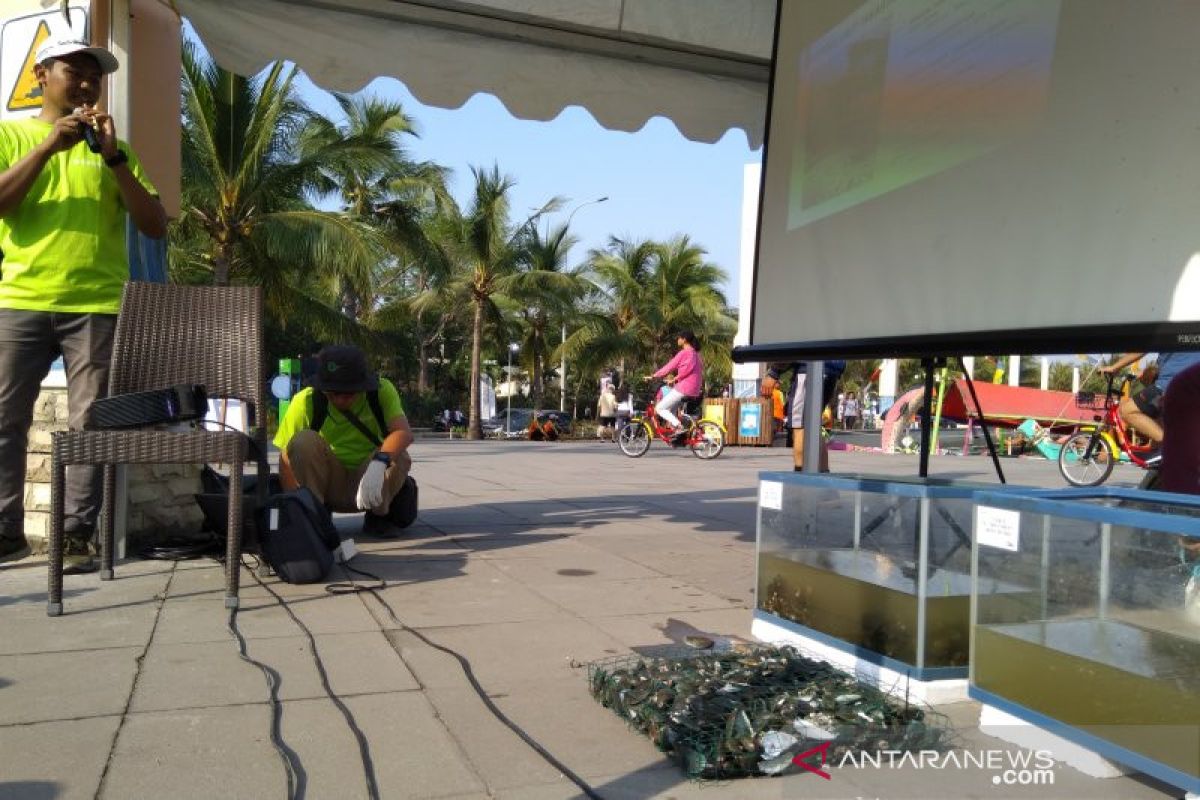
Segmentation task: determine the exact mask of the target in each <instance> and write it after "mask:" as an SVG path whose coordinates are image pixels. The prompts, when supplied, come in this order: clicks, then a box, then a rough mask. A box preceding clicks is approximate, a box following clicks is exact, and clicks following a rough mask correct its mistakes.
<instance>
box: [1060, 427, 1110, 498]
mask: <svg viewBox="0 0 1200 800" xmlns="http://www.w3.org/2000/svg"><path fill="white" fill-rule="evenodd" d="M1116 463H1117V454H1116V453H1114V452H1113V451H1112V449H1111V448H1110V447H1109V445H1108V442H1106V441H1105V440H1104V437H1103V436H1101V435H1100V433H1099V432H1098V431H1087V432H1084V433H1077V434H1075V435H1074V436H1072V437H1071V438H1070V439H1067V441H1066V442H1065V443H1064V444H1063V446H1062V450H1060V451H1059V453H1058V471H1059V472H1061V473H1062V476H1063V477H1064V478H1066V480H1067V483H1069V484H1071V485H1072V486H1099V485H1100V484H1102V483H1104V482H1105V481H1106V480H1108V476H1109V475H1111V474H1112V471H1113V465H1114V464H1116Z"/></svg>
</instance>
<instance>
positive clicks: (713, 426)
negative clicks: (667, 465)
mask: <svg viewBox="0 0 1200 800" xmlns="http://www.w3.org/2000/svg"><path fill="white" fill-rule="evenodd" d="M679 421H680V422H682V423H683V429H682V430H681V431H678V432H677V431H675V430H674V429H673V428H670V427H666V426H663V425H661V424H659V420H658V415H657V414H656V413H655V411H654V400H653V399H651V400H650V401H649V402H648V403H647V404H646V410H645V411H644V412H643V413H641V414H634V415H633V417H632V418H631V419H630V420H629V422H628V423H627V424H626V425H625V426H624V427H623V428H621V432H620V433H619V434H618V435H617V444H618V445H619V446H620V448H621V452H622V453H624V454H625V455H627V456H629V457H630V458H640V457H641V456H643V455H645V454H646V451H647V450H649V449H650V445H651V443H653V441H654V440H655V439H658V440H659V441H661V442H662V443H663V444H666V445H670V446H671V447H687V448H688V449H690V450H691V451H692V455H694V456H696V458H700V459H703V460H705V461H708V460H710V459H714V458H716V457H717V456H719V455H721V451H722V450H724V449H725V427H724V426H723V425H721V424H720V423H719V422H714V421H713V420H711V419H701V420H697V419H695V418H693V417H692V416H691V415H690V414H688V413H687V412H686V410H683V411H681V412H680V414H679Z"/></svg>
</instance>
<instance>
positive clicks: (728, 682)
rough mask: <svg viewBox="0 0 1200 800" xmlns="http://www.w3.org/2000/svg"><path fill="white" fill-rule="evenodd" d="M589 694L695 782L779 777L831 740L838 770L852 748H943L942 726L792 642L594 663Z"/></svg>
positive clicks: (830, 750)
mask: <svg viewBox="0 0 1200 800" xmlns="http://www.w3.org/2000/svg"><path fill="white" fill-rule="evenodd" d="M588 679H589V682H590V687H591V692H592V696H593V697H595V698H596V699H597V700H598V701H599V702H600V703H601V704H602V705H603V706H605V707H606V708H611V709H612V710H613V711H615V712H616V713H617V714H618V715H619V716H621V717H622V718H623V719H625V720H626V722H628V723H629V724H630V725H631V726H633V727H634V728H636V729H637V730H639V731H641V732H642V733H644V734H645V735H646V736H648V737H649V738H650V740H651V741H652V742H654V744H655V746H657V747H658V749H659V750H662V751H663V752H664V753H666V754H668V755H669V756H671V757H672V758H674V759H675V760H676V761H677V762H678V763H679V764H680V766H681V767H682V769H683V771H684V773H685V774H687V776H688V777H691V778H700V779H725V778H736V777H751V776H766V775H780V774H783V773H785V772H789V771H793V770H799V769H800V768H799V767H797V766H795V765H794V764H793V761H792V759H793V758H794V757H795V756H796V755H797V754H801V753H804V752H806V751H808V750H810V749H812V748H813V747H817V746H819V745H822V744H824V743H828V745H829V746H828V749H827V750H826V753H827V755H828V761H829V762H831V763H832V764H833V765H834V766H836V765H837V764H838V762H839V761H841V760H842V758H843V757H844V756H845V754H846V753H848V752H851V751H854V750H868V751H876V750H898V751H905V750H914V751H915V750H930V749H940V747H941V746H943V743H944V740H945V739H946V734H947V731H946V728H945V726H943V725H940V724H934V721H933V720H931V719H930V718H929V715H927V713H926V712H925V711H924V710H922V709H920V708H917V707H915V706H913V705H906V704H905V703H903V702H902V701H900V700H897V699H894V698H891V697H889V696H888V695H886V694H884V693H883V692H881V691H880V690H879V689H877V688H875V687H874V686H870V685H868V684H864V683H862V682H860V681H858V680H856V679H855V678H853V677H852V676H850V675H848V674H846V673H844V672H841V671H840V670H837V669H835V668H834V667H832V666H830V665H829V664H826V663H824V662H821V661H815V660H813V659H809V658H805V657H804V656H802V655H801V654H800V653H799V652H798V651H796V650H795V649H793V648H790V647H762V648H741V649H737V650H729V651H725V652H715V653H706V654H703V655H687V656H679V657H664V658H657V659H653V658H642V657H638V656H626V657H621V658H617V659H608V660H605V661H599V662H594V663H592V664H590V665H589V667H588Z"/></svg>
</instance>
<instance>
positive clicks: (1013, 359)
mask: <svg viewBox="0 0 1200 800" xmlns="http://www.w3.org/2000/svg"><path fill="white" fill-rule="evenodd" d="M1008 385H1009V386H1020V385H1021V357H1020V356H1009V357H1008Z"/></svg>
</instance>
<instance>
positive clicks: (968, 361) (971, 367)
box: [962, 356, 975, 379]
mask: <svg viewBox="0 0 1200 800" xmlns="http://www.w3.org/2000/svg"><path fill="white" fill-rule="evenodd" d="M962 363H963V367H965V368H966V370H967V374H968V375H970V376H971V378H972V379H973V378H974V377H975V356H963V357H962Z"/></svg>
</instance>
